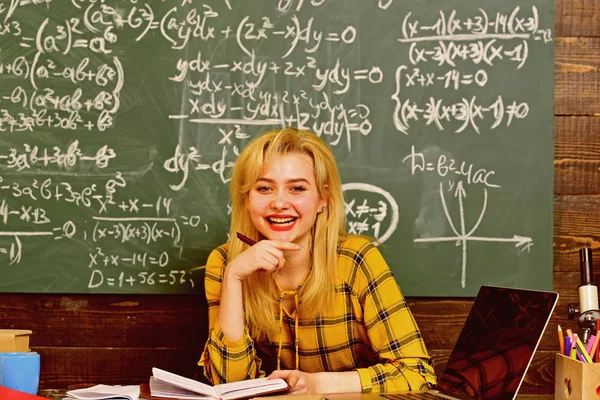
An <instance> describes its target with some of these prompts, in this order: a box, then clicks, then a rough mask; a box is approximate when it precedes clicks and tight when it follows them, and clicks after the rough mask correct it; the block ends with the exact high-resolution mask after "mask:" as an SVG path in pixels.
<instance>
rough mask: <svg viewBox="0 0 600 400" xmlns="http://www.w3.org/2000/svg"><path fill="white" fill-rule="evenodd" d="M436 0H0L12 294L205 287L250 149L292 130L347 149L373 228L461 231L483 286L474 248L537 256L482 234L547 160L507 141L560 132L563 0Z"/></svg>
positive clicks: (3, 166)
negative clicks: (556, 0)
mask: <svg viewBox="0 0 600 400" xmlns="http://www.w3.org/2000/svg"><path fill="white" fill-rule="evenodd" d="M425 3H426V4H422V6H419V7H413V5H412V4H408V3H407V2H400V1H394V0H377V1H372V2H367V1H364V2H358V1H355V2H342V1H336V0H277V1H275V2H272V4H260V5H258V3H252V2H240V1H231V0H208V1H204V2H193V1H190V0H175V1H168V2H166V1H163V2H155V1H150V0H71V1H69V2H66V1H63V2H59V1H58V0H33V1H18V0H11V1H8V0H0V37H1V39H2V40H1V44H0V78H1V80H2V82H3V85H1V87H0V138H1V139H2V142H1V144H0V281H2V280H4V278H6V281H7V282H9V283H8V285H9V286H8V288H6V287H3V286H2V284H1V283H0V290H2V289H6V290H12V289H13V287H14V289H15V290H18V289H19V288H18V286H19V285H25V284H27V283H29V284H32V285H33V286H32V287H34V288H35V289H34V290H41V291H57V292H60V291H62V290H63V289H64V288H67V290H76V291H83V292H99V293H101V292H120V291H122V292H136V291H138V292H144V291H157V292H164V293H170V292H194V291H196V290H198V288H199V287H201V282H202V279H203V277H202V275H201V274H197V272H198V271H199V272H200V273H202V270H203V263H204V262H205V261H206V257H207V255H208V252H209V251H210V250H211V249H212V248H214V247H216V245H218V244H220V243H221V242H224V241H226V240H227V227H228V224H229V218H230V213H231V208H230V207H231V205H230V202H229V197H228V191H227V190H228V184H229V182H230V180H231V170H232V168H233V166H234V165H235V162H236V160H237V158H238V156H239V154H240V152H241V151H242V149H243V148H244V146H246V145H247V143H248V142H249V141H250V140H252V139H253V138H254V137H255V136H256V135H257V134H258V133H260V132H262V131H265V130H271V129H276V128H280V127H285V126H295V127H297V128H299V129H307V130H311V131H313V132H315V133H316V134H317V135H319V136H320V137H321V138H322V139H323V140H324V141H325V142H326V143H327V144H328V145H329V146H330V147H331V149H332V150H333V151H334V153H335V155H336V157H337V159H338V162H339V165H340V170H341V174H342V177H343V180H344V182H347V183H345V184H344V185H343V190H344V197H345V198H344V213H345V216H346V219H347V230H348V231H349V232H350V233H351V234H357V235H369V236H371V237H374V238H376V239H377V240H378V241H379V242H380V243H392V244H394V245H397V247H398V248H401V247H406V246H410V245H411V244H414V243H419V246H418V247H415V248H416V249H417V250H416V251H423V250H422V249H423V248H424V247H426V246H434V245H435V243H438V244H439V243H444V242H455V243H457V244H460V247H461V250H462V252H461V257H460V260H461V261H460V268H461V278H460V285H461V287H462V288H466V287H468V286H469V280H468V279H467V273H466V271H467V242H471V243H469V245H470V246H475V245H476V244H475V243H473V242H479V243H478V244H477V245H481V243H483V242H487V243H486V245H488V246H492V245H493V246H501V245H502V243H514V244H515V246H517V248H519V250H527V253H529V252H530V250H531V248H532V245H533V235H534V234H538V233H536V232H533V233H531V232H522V230H521V229H519V230H517V231H514V232H513V231H510V232H507V236H506V237H504V236H503V235H499V234H497V233H494V234H488V233H487V232H486V233H484V232H483V231H484V230H485V229H484V227H483V226H482V224H484V222H483V221H486V220H487V219H491V218H496V217H492V216H491V215H490V214H491V211H490V208H491V207H498V208H501V207H502V206H503V205H502V204H501V205H496V204H497V203H496V202H495V200H496V196H498V197H501V196H505V197H506V196H510V195H512V194H513V193H516V192H517V191H518V190H516V189H515V184H514V182H516V181H518V179H516V178H515V172H514V171H513V168H512V166H509V165H508V164H511V162H512V161H511V160H512V159H513V158H514V159H517V158H518V157H519V156H521V157H522V158H523V159H526V157H525V156H523V155H515V156H514V157H513V156H512V154H511V155H509V156H506V157H504V158H503V159H501V160H499V158H500V157H498V158H494V157H487V156H486V154H489V153H490V152H494V151H495V149H496V148H497V147H498V146H499V145H501V144H507V143H508V144H510V145H511V146H512V147H511V148H510V149H509V150H508V151H509V152H510V151H513V152H514V151H515V148H523V147H526V146H521V142H520V140H521V139H522V140H523V143H527V145H529V144H531V147H532V148H536V146H537V145H538V144H539V143H537V142H535V140H536V139H535V138H533V136H534V135H533V134H532V133H531V132H530V131H531V130H532V129H531V123H532V122H531V121H533V120H535V121H538V120H541V119H543V116H544V115H545V114H544V112H546V111H548V110H547V109H545V108H543V107H542V106H539V105H538V101H537V100H538V99H537V98H536V95H535V93H536V89H537V88H539V86H535V84H531V83H530V82H531V81H533V82H534V83H535V82H536V79H532V76H533V75H536V74H537V70H536V68H538V67H537V63H538V60H544V59H545V58H544V57H546V59H547V61H548V60H549V61H548V62H550V63H552V58H551V55H552V51H551V46H552V41H553V32H552V30H551V28H549V27H551V26H552V23H553V20H552V18H551V16H552V13H551V12H549V11H548V7H549V6H548V4H550V0H523V1H522V2H519V3H516V2H509V3H510V4H509V3H506V4H502V5H499V4H497V2H493V1H491V0H482V2H481V4H480V5H479V6H478V7H476V8H474V7H463V6H462V4H460V3H461V2H455V3H453V4H452V5H445V4H439V2H437V3H436V2H434V1H430V0H425ZM532 65H533V66H532ZM522 77H525V78H522ZM513 80H514V81H515V82H516V81H518V82H519V83H513V82H512V81H513ZM524 81H525V82H526V84H527V85H531V86H528V87H523V88H522V87H521V86H523V85H524V84H523V82H524ZM550 112H551V110H550ZM550 133H551V129H550ZM487 146H489V147H487ZM463 148H464V149H463ZM532 163H533V161H532ZM432 188H433V189H432ZM444 188H445V189H444ZM467 192H469V193H484V196H485V198H484V201H483V204H481V205H480V207H481V211H479V210H477V213H476V214H477V215H478V216H479V217H478V220H477V222H476V223H475V224H473V225H472V226H471V227H470V228H468V227H467V225H468V223H467V222H466V221H467V218H466V217H464V214H465V213H466V212H467V211H471V212H474V211H473V210H475V209H476V208H477V207H478V206H476V205H474V204H473V203H471V204H470V205H469V207H467V206H466V204H464V203H463V198H464V197H465V196H466V193H467ZM429 193H435V195H434V196H431V195H429ZM448 193H453V196H454V197H452V199H454V200H450V201H456V202H458V205H457V207H458V211H456V210H454V209H453V205H451V206H449V205H448V201H449V200H448V198H447V197H448ZM488 196H489V199H488ZM515 196H516V195H515ZM505 197H503V198H505ZM531 197H532V195H524V196H523V199H524V200H523V201H529V200H530V198H531ZM498 202H499V203H502V201H498ZM504 202H506V201H504ZM536 204H537V203H536ZM525 208H527V205H525ZM432 210H433V211H432ZM436 210H437V212H438V214H439V215H438V217H437V219H436V218H435V217H434V216H431V215H434V214H435V212H436ZM440 210H442V211H440ZM455 213H458V215H459V217H458V221H459V222H457V219H456V218H457V217H456V216H455ZM429 218H431V219H432V220H433V219H435V221H434V222H430V221H429ZM515 218H516V219H517V224H518V221H519V219H518V218H522V217H515ZM422 221H426V222H427V223H423V224H422V225H419V224H421V223H422ZM427 224H429V225H427ZM425 225H426V226H427V227H432V229H431V230H429V229H425V227H424V226H425ZM532 225H535V224H532ZM414 226H417V228H419V229H417V228H415V229H414V230H413V227H414ZM446 228H447V229H449V230H450V231H451V232H452V234H448V235H446V234H442V232H444V231H445V229H446ZM438 233H439V234H438ZM511 234H512V235H513V236H511ZM521 235H522V236H521ZM400 238H402V239H400ZM491 243H493V244H491ZM537 243H539V242H538V240H537V238H536V244H537ZM469 248H471V247H469ZM403 250H404V249H403ZM425 251H426V250H425ZM403 254H404V252H403ZM393 257H394V256H392V259H393ZM56 260H64V261H56ZM392 264H393V263H392ZM4 265H8V266H9V267H10V268H11V269H10V270H8V269H7V268H8V267H6V268H5V267H4ZM42 265H43V266H44V267H43V268H47V271H48V272H47V274H48V275H45V274H46V270H42V269H41V268H42V267H41V266H42ZM57 271H60V273H58V274H55V275H57V276H60V277H61V279H54V278H52V279H46V277H47V276H54V275H52V274H53V273H55V272H57ZM394 272H397V271H394ZM38 275H39V280H38V281H39V282H37V283H35V282H34V279H33V278H32V277H33V276H38ZM67 276H68V277H69V278H70V279H72V281H69V279H67V278H65V279H62V278H64V277H67ZM7 277H10V279H8V278H7ZM60 280H62V281H63V282H58V281H60ZM13 284H14V286H13ZM36 285H37V286H36ZM44 285H47V286H44ZM61 285H62V286H61ZM26 290H28V289H27V288H26ZM436 294H437V295H440V293H436Z"/></svg>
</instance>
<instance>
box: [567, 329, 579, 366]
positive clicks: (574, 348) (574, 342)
mask: <svg viewBox="0 0 600 400" xmlns="http://www.w3.org/2000/svg"><path fill="white" fill-rule="evenodd" d="M567 332H568V331H567ZM571 358H572V359H573V360H577V334H576V333H573V338H572V339H571Z"/></svg>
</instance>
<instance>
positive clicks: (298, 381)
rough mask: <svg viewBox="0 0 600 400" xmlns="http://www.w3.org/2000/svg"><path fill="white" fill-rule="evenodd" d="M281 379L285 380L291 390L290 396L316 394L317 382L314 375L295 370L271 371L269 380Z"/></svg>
mask: <svg viewBox="0 0 600 400" xmlns="http://www.w3.org/2000/svg"><path fill="white" fill-rule="evenodd" d="M275 378H281V379H283V380H285V381H286V382H287V383H288V385H290V387H291V389H290V391H289V393H290V394H315V393H317V382H316V379H315V376H314V374H309V373H308V372H302V371H299V370H297V369H294V370H290V369H281V370H277V371H273V373H272V374H271V375H269V379H275Z"/></svg>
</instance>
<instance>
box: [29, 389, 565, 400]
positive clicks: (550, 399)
mask: <svg viewBox="0 0 600 400" xmlns="http://www.w3.org/2000/svg"><path fill="white" fill-rule="evenodd" d="M38 394H39V395H40V396H43V397H46V398H48V399H51V400H62V399H63V398H64V396H66V390H65V389H44V390H40V392H39V393H38ZM292 399H293V397H292ZM517 399H518V400H554V395H553V394H523V395H518V396H517Z"/></svg>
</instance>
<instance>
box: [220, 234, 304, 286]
mask: <svg viewBox="0 0 600 400" xmlns="http://www.w3.org/2000/svg"><path fill="white" fill-rule="evenodd" d="M302 248H303V247H302V246H300V245H298V244H295V243H290V242H284V241H282V240H261V241H260V242H257V243H256V244H254V245H253V246H251V247H250V248H248V249H247V250H245V251H244V252H242V253H240V255H238V256H237V257H236V258H235V259H234V260H233V261H231V262H230V263H229V264H227V268H226V269H225V272H226V273H228V274H229V275H230V276H231V277H233V278H236V279H239V280H244V279H245V278H246V277H247V276H249V275H250V274H253V273H254V272H256V271H265V272H270V273H273V272H277V271H278V270H280V269H281V268H283V266H284V264H285V262H286V261H285V252H286V251H299V250H301V249H302Z"/></svg>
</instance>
